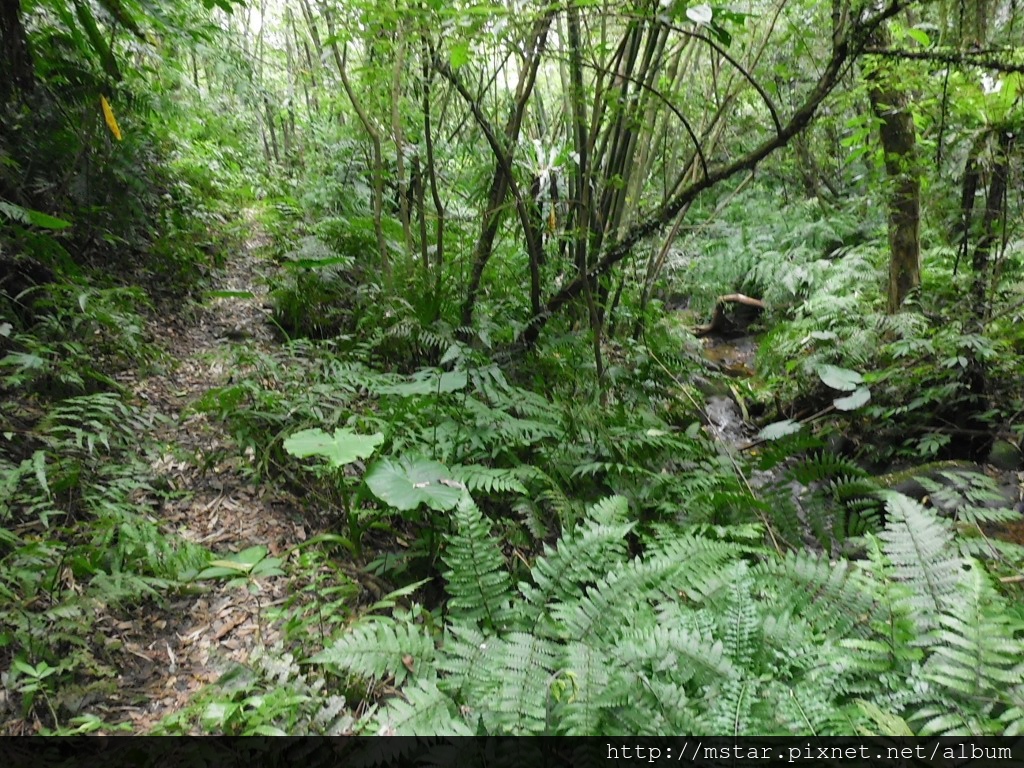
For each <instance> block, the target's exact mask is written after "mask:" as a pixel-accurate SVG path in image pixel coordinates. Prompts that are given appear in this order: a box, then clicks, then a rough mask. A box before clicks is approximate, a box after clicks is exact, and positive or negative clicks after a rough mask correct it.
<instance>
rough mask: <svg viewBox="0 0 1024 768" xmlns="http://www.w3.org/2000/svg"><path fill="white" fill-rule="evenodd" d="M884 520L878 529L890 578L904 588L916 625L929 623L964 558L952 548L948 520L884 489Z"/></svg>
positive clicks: (954, 584)
mask: <svg viewBox="0 0 1024 768" xmlns="http://www.w3.org/2000/svg"><path fill="white" fill-rule="evenodd" d="M885 507H886V517H887V520H886V526H885V530H884V531H882V532H880V533H879V534H878V538H879V539H881V541H882V542H883V546H882V550H883V551H884V553H885V555H886V557H887V558H888V559H889V562H890V563H891V564H892V567H893V577H894V579H895V580H896V581H898V582H900V583H902V584H905V585H906V586H907V587H909V588H910V593H909V595H908V599H909V604H910V607H911V609H912V614H913V619H914V622H915V623H916V624H917V626H918V627H919V628H920V630H921V631H922V632H923V631H925V630H928V629H931V628H932V627H934V626H935V622H936V617H937V616H939V615H940V614H941V613H942V611H943V610H944V609H945V608H946V607H947V606H948V605H949V603H950V601H951V600H953V599H955V593H956V592H957V590H958V586H959V584H960V582H961V580H962V575H963V566H964V560H963V558H961V557H958V556H956V555H955V554H953V553H954V552H955V548H954V547H953V546H952V541H953V533H952V530H951V525H950V523H949V522H948V521H946V520H943V519H941V518H939V517H938V516H937V515H936V514H935V513H934V512H933V511H931V510H928V509H925V508H924V507H923V506H921V505H920V504H919V503H918V502H916V501H914V500H913V499H909V498H907V497H906V496H903V495H902V494H898V493H889V494H887V500H886V505H885Z"/></svg>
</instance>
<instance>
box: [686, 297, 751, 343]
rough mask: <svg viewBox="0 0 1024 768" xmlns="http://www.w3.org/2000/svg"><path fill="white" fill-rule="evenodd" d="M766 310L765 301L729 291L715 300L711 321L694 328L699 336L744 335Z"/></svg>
mask: <svg viewBox="0 0 1024 768" xmlns="http://www.w3.org/2000/svg"><path fill="white" fill-rule="evenodd" d="M762 312H764V302H763V301H761V300H760V299H754V298H751V297H750V296H744V295H743V294H742V293H727V294H725V295H724V296H719V297H718V301H716V302H715V311H714V313H713V314H712V315H711V322H710V323H707V324H706V325H698V326H697V327H696V328H694V329H693V332H694V334H695V335H697V336H710V335H711V334H715V335H716V336H742V335H743V334H745V333H746V332H747V329H748V328H749V327H750V325H751V324H752V323H753V322H754V321H755V320H757V319H758V318H759V317H760V316H761V313H762Z"/></svg>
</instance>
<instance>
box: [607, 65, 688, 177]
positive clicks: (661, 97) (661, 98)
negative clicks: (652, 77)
mask: <svg viewBox="0 0 1024 768" xmlns="http://www.w3.org/2000/svg"><path fill="white" fill-rule="evenodd" d="M587 66H588V68H590V69H592V70H594V71H595V72H601V73H603V74H606V75H611V74H618V73H613V72H612V71H611V70H610V69H608V68H607V67H600V66H598V65H597V64H588V65H587ZM618 76H619V77H621V78H622V79H623V80H625V81H627V82H629V83H632V84H633V85H635V86H637V87H638V88H640V89H641V90H644V91H647V92H648V93H651V94H653V95H654V96H655V98H657V99H658V101H660V102H661V103H662V104H664V105H665V107H666V108H667V109H668V110H669V112H671V113H672V114H673V115H675V116H676V117H677V118H679V122H681V123H682V124H683V128H685V129H686V133H687V134H688V135H689V137H690V140H691V141H693V149H694V151H695V152H696V153H697V157H698V158H700V167H701V170H702V171H704V175H705V176H707V175H708V161H707V157H706V156H705V155H704V148H703V147H702V146H701V143H700V139H699V138H698V137H697V134H696V132H695V131H694V130H693V126H691V125H690V121H689V120H687V119H686V116H685V115H683V113H682V112H680V111H679V108H678V107H676V105H675V104H673V103H672V102H671V101H669V100H668V97H666V96H665V94H663V93H662V92H661V91H659V90H658V89H657V88H652V87H651V86H649V85H647V83H645V82H643V81H642V80H638V79H637V78H635V77H633V75H618Z"/></svg>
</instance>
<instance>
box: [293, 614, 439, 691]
mask: <svg viewBox="0 0 1024 768" xmlns="http://www.w3.org/2000/svg"><path fill="white" fill-rule="evenodd" d="M434 655H435V649H434V641H433V640H432V639H431V638H430V637H429V636H428V635H427V634H426V631H425V630H424V629H423V627H421V626H418V625H414V624H410V623H398V622H393V621H384V620H381V619H375V620H368V621H365V622H363V623H362V624H359V625H357V626H356V627H354V628H353V629H352V630H351V631H349V632H348V633H347V634H344V635H342V636H341V637H340V638H338V639H337V640H336V641H335V643H334V645H332V646H331V647H330V648H327V649H325V650H323V651H321V652H320V653H318V654H316V656H314V657H313V658H312V659H310V661H312V662H313V663H314V664H326V665H328V666H329V667H332V668H334V669H336V670H345V671H348V672H355V673H356V674H359V675H363V676H365V677H372V678H377V679H381V678H384V677H387V676H389V675H393V676H394V678H395V683H396V684H401V683H402V681H404V680H405V679H406V678H407V677H409V676H411V675H412V673H410V671H409V669H408V667H407V666H406V665H407V664H408V661H409V659H410V658H411V659H412V661H413V665H414V666H413V668H414V669H415V670H416V672H415V675H416V677H418V678H421V677H424V676H426V677H429V676H430V675H431V674H432V672H433V669H434Z"/></svg>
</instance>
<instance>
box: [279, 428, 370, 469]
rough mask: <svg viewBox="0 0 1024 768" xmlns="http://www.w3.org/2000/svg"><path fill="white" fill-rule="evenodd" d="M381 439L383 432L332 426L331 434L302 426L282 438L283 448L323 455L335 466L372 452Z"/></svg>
mask: <svg viewBox="0 0 1024 768" xmlns="http://www.w3.org/2000/svg"><path fill="white" fill-rule="evenodd" d="M383 442H384V435H382V434H381V433H380V432H375V433H374V434H372V435H357V434H356V433H355V432H350V431H349V430H347V429H336V430H334V435H328V434H327V433H326V432H324V431H323V430H322V429H304V430H302V431H301V432H296V433H295V434H294V435H292V436H291V437H289V438H288V439H287V440H285V441H284V449H285V450H286V451H288V453H290V454H291V455H292V456H295V457H296V458H299V459H304V458H306V457H307V456H323V457H324V458H325V459H327V461H328V462H329V463H330V465H331V466H332V467H335V468H338V467H343V466H345V465H346V464H351V463H352V462H353V461H355V460H356V459H365V458H367V457H368V456H372V455H373V452H374V451H375V450H377V446H378V445H380V444H381V443H383Z"/></svg>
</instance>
